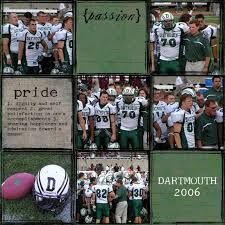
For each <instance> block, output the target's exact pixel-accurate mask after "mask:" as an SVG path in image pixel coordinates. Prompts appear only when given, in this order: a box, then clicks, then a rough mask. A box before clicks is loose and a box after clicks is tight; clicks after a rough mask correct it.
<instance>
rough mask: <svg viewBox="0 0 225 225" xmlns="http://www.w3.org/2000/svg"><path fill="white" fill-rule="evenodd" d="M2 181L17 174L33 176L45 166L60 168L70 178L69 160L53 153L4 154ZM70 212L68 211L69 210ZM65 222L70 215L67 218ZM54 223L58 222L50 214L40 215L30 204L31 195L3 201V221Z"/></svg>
mask: <svg viewBox="0 0 225 225" xmlns="http://www.w3.org/2000/svg"><path fill="white" fill-rule="evenodd" d="M3 155H4V156H3V163H4V168H3V169H4V170H3V180H5V178H7V177H8V176H10V175H12V174H14V173H17V172H28V173H32V174H34V175H36V174H37V172H38V171H39V170H40V169H41V168H42V167H43V166H45V165H48V164H57V165H59V166H62V167H63V168H64V169H65V170H66V171H67V173H68V175H69V176H70V177H71V158H70V156H68V155H62V154H55V153H46V152H45V153H34V152H33V153H31V152H27V153H20V152H14V153H4V154H3ZM69 211H70V210H69ZM69 214H70V212H69ZM67 217H68V218H67V220H68V219H69V217H70V215H69V216H67ZM30 220H32V221H53V220H54V221H55V220H60V219H58V218H56V217H54V216H53V215H52V214H50V213H45V214H43V213H41V212H40V211H38V209H37V207H36V206H35V204H34V203H33V202H32V195H31V194H30V195H28V196H27V197H26V198H23V199H20V200H3V221H30Z"/></svg>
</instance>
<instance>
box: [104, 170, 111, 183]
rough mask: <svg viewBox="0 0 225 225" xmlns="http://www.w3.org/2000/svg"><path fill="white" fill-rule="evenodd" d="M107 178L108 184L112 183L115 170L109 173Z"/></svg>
mask: <svg viewBox="0 0 225 225" xmlns="http://www.w3.org/2000/svg"><path fill="white" fill-rule="evenodd" d="M105 179H106V183H107V184H111V183H112V182H113V172H109V173H107V174H106V176H105Z"/></svg>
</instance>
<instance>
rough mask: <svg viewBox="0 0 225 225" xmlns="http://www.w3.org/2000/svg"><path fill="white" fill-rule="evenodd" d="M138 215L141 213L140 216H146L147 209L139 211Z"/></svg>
mask: <svg viewBox="0 0 225 225" xmlns="http://www.w3.org/2000/svg"><path fill="white" fill-rule="evenodd" d="M140 213H141V215H142V216H146V215H148V211H147V209H146V208H144V207H143V208H142V209H141V212H140Z"/></svg>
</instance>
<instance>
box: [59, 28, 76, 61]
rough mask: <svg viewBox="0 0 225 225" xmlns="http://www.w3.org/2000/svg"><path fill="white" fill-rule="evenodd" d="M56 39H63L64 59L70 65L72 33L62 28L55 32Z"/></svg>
mask: <svg viewBox="0 0 225 225" xmlns="http://www.w3.org/2000/svg"><path fill="white" fill-rule="evenodd" d="M56 40H57V42H59V41H64V49H63V52H64V60H65V61H67V62H69V63H70V65H72V55H73V34H72V32H70V31H68V30H65V29H62V30H60V31H58V32H56Z"/></svg>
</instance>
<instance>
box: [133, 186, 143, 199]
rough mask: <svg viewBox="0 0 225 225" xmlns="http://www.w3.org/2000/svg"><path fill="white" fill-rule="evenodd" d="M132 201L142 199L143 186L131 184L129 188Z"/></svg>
mask: <svg viewBox="0 0 225 225" xmlns="http://www.w3.org/2000/svg"><path fill="white" fill-rule="evenodd" d="M130 190H131V193H132V198H133V200H137V199H142V196H143V192H144V191H145V190H146V187H145V185H144V184H132V185H131V187H130Z"/></svg>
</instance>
